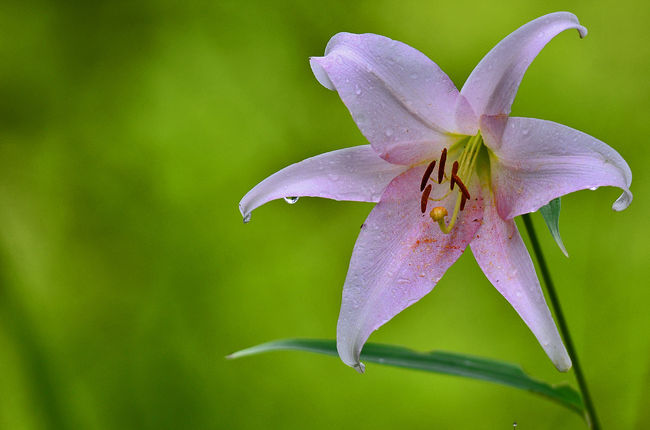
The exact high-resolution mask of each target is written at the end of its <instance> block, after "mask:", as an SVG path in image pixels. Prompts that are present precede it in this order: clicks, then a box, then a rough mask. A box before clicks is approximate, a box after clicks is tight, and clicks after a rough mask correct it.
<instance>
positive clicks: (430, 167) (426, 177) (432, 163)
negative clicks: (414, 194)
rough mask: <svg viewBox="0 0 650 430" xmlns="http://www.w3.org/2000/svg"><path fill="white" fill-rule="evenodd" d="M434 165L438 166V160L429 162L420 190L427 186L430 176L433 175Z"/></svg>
mask: <svg viewBox="0 0 650 430" xmlns="http://www.w3.org/2000/svg"><path fill="white" fill-rule="evenodd" d="M434 167H436V160H433V161H432V162H431V163H429V165H428V166H427V170H425V171H424V176H422V182H420V191H423V190H424V187H426V186H427V182H429V178H430V177H431V172H433V168H434Z"/></svg>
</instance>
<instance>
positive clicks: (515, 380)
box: [227, 339, 584, 417]
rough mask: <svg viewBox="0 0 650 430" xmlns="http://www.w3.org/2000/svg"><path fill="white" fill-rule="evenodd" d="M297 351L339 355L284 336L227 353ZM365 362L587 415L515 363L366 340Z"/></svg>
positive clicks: (571, 393) (572, 397) (328, 344)
mask: <svg viewBox="0 0 650 430" xmlns="http://www.w3.org/2000/svg"><path fill="white" fill-rule="evenodd" d="M283 350H297V351H308V352H314V353H318V354H325V355H330V356H337V355H338V354H337V351H336V341H334V340H327V339H283V340H276V341H272V342H267V343H263V344H260V345H256V346H253V347H251V348H247V349H243V350H241V351H238V352H235V353H233V354H230V355H229V356H227V358H229V359H236V358H241V357H246V356H251V355H257V354H261V353H265V352H269V351H283ZM361 359H362V360H363V361H367V362H371V363H379V364H385V365H388V366H396V367H403V368H407V369H415V370H422V371H425V372H433V373H442V374H447V375H456V376H464V377H466V378H473V379H480V380H483V381H489V382H494V383H497V384H501V385H507V386H510V387H515V388H519V389H521V390H526V391H529V392H532V393H535V394H538V395H541V396H544V397H546V398H548V399H550V400H552V401H554V402H556V403H558V404H560V405H562V406H564V407H566V408H569V409H571V410H572V411H574V412H576V413H578V414H580V415H581V416H583V417H584V405H583V403H582V398H581V397H580V394H579V393H578V392H577V391H575V390H574V389H573V388H571V387H570V386H568V385H565V384H562V385H551V384H548V383H546V382H543V381H539V380H536V379H533V378H531V377H530V376H529V375H527V374H526V373H525V372H524V371H523V370H522V369H521V367H519V366H518V365H515V364H511V363H507V362H503V361H498V360H491V359H486V358H480V357H474V356H469V355H464V354H457V353H452V352H443V351H433V352H418V351H413V350H411V349H408V348H404V347H401V346H394V345H385V344H373V343H367V344H366V345H365V347H364V349H363V352H362V353H361Z"/></svg>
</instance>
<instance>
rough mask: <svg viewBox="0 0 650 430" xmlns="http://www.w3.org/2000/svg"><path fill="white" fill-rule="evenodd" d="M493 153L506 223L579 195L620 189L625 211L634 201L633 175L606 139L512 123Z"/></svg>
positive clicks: (619, 205) (543, 124) (528, 121)
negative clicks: (600, 189) (604, 188)
mask: <svg viewBox="0 0 650 430" xmlns="http://www.w3.org/2000/svg"><path fill="white" fill-rule="evenodd" d="M485 137H486V143H487V144H488V146H490V147H491V148H492V151H493V154H494V156H493V163H492V185H493V188H494V192H495V194H496V199H497V207H498V210H499V215H501V217H502V218H504V219H512V218H514V217H515V216H518V215H521V214H524V213H529V212H535V211H537V210H538V209H539V208H540V207H542V206H544V205H545V204H547V203H548V202H549V201H551V200H553V199H555V198H557V197H560V196H563V195H565V194H568V193H571V192H573V191H578V190H584V189H587V188H597V187H601V186H614V187H619V188H621V189H622V190H623V194H622V195H621V196H620V197H619V198H618V200H616V202H615V203H614V205H613V206H612V207H613V209H614V210H617V211H620V210H623V209H625V208H626V207H628V205H629V204H630V202H631V201H632V193H631V192H630V189H629V187H630V184H631V183H632V172H631V171H630V168H629V166H628V165H627V163H626V162H625V160H623V158H622V157H621V156H620V155H619V154H618V152H616V151H615V150H614V149H612V148H611V147H609V146H608V145H606V144H605V143H603V142H601V141H600V140H598V139H596V138H594V137H591V136H589V135H588V134H585V133H582V132H580V131H578V130H574V129H572V128H570V127H567V126H565V125H561V124H557V123H554V122H551V121H544V120H540V119H532V118H517V117H510V118H508V120H507V122H506V123H505V126H504V128H503V134H502V136H501V137H500V142H499V143H495V142H490V139H494V138H495V136H494V135H492V134H489V133H487V134H485Z"/></svg>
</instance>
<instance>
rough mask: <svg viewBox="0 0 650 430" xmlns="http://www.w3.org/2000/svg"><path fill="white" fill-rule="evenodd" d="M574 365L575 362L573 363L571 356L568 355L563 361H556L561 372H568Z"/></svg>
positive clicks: (556, 365)
mask: <svg viewBox="0 0 650 430" xmlns="http://www.w3.org/2000/svg"><path fill="white" fill-rule="evenodd" d="M572 366H573V363H571V359H570V358H569V357H567V358H566V359H565V360H563V361H561V362H559V363H555V367H556V368H557V370H559V371H560V372H568V371H569V370H571V367H572Z"/></svg>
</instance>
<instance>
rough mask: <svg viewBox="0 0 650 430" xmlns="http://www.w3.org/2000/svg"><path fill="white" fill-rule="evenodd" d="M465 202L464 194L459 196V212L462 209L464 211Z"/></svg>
mask: <svg viewBox="0 0 650 430" xmlns="http://www.w3.org/2000/svg"><path fill="white" fill-rule="evenodd" d="M466 201H467V199H466V198H465V194H463V195H461V196H460V210H461V211H462V210H463V209H465V202H466Z"/></svg>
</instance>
